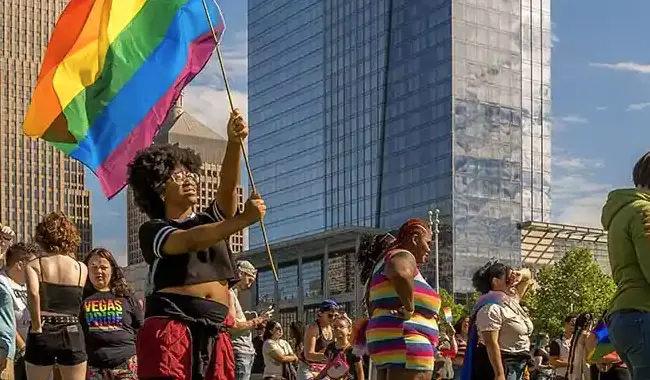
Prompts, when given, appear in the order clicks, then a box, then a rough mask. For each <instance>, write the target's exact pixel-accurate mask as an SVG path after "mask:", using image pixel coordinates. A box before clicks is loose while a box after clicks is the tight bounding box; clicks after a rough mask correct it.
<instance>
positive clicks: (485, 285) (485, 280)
mask: <svg viewBox="0 0 650 380" xmlns="http://www.w3.org/2000/svg"><path fill="white" fill-rule="evenodd" d="M510 270H511V268H510V267H509V266H507V265H505V264H503V263H500V262H499V261H497V260H490V261H488V262H487V263H486V264H485V265H483V267H481V268H480V269H479V270H477V271H476V272H475V273H474V275H473V276H472V285H473V286H474V289H476V290H477V291H478V292H479V293H481V294H486V293H487V292H489V291H490V290H492V279H493V278H504V277H506V276H507V275H508V272H509V271H510Z"/></svg>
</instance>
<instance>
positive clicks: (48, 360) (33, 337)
mask: <svg viewBox="0 0 650 380" xmlns="http://www.w3.org/2000/svg"><path fill="white" fill-rule="evenodd" d="M26 345H27V347H26V348H27V350H26V351H25V361H26V362H27V363H29V364H34V365H40V366H50V365H54V364H60V365H67V366H72V365H77V364H80V363H83V362H85V361H86V360H87V359H88V355H87V354H86V342H85V341H84V334H83V331H82V330H81V325H80V324H78V323H76V324H69V323H66V324H53V323H45V324H44V325H43V332H42V333H37V334H35V333H32V332H31V331H30V332H29V334H28V335H27V342H26Z"/></svg>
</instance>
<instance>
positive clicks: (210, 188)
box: [126, 97, 247, 291]
mask: <svg viewBox="0 0 650 380" xmlns="http://www.w3.org/2000/svg"><path fill="white" fill-rule="evenodd" d="M155 143H159V144H160V143H168V144H179V145H180V146H183V147H189V148H192V149H194V150H195V151H196V152H197V153H198V154H199V155H200V156H201V158H202V159H203V167H202V168H201V173H200V177H201V179H200V183H199V188H200V194H199V204H198V205H197V210H200V209H202V208H205V207H207V206H208V204H209V202H210V201H211V200H212V199H214V197H215V195H216V191H217V188H218V185H219V171H220V170H221V162H222V161H223V156H224V154H225V152H226V145H227V140H226V139H225V138H223V137H221V136H220V135H218V134H217V133H216V132H214V131H213V130H212V129H210V128H208V127H207V126H205V125H204V124H203V123H201V122H200V121H198V120H197V119H195V118H194V117H193V116H192V115H190V114H189V113H187V112H185V111H184V110H183V99H182V97H181V98H180V99H179V101H178V102H177V104H176V105H175V106H174V107H173V108H172V110H171V111H170V113H169V115H168V117H167V121H166V122H165V124H164V125H163V127H162V129H161V131H160V133H159V134H158V135H157V136H156V139H155V141H154V144H155ZM127 191H128V193H127V239H128V244H127V259H128V264H129V267H127V268H128V269H126V273H128V276H130V277H127V278H128V279H129V282H130V283H131V284H132V285H133V286H134V287H135V288H136V290H138V291H142V290H143V289H144V279H145V277H146V271H147V266H146V264H145V263H144V262H143V260H144V259H143V257H142V252H141V251H140V244H139V241H138V230H139V229H140V226H141V225H142V224H143V223H144V222H145V221H147V216H146V215H144V214H143V213H142V212H140V210H139V209H138V207H137V206H136V205H135V203H134V200H133V193H132V191H131V189H127ZM237 191H238V201H239V207H240V209H243V206H244V198H243V192H242V188H241V187H238V189H237ZM246 240H247V231H240V232H238V233H237V234H235V235H233V236H231V237H230V246H231V248H232V250H233V252H234V253H239V252H242V251H243V250H244V249H245V248H246V247H247V241H246Z"/></svg>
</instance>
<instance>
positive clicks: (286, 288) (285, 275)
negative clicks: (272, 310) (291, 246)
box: [278, 264, 298, 301]
mask: <svg viewBox="0 0 650 380" xmlns="http://www.w3.org/2000/svg"><path fill="white" fill-rule="evenodd" d="M278 272H279V273H278V277H279V278H281V279H282V281H281V282H279V287H280V300H281V301H291V300H295V299H297V298H298V265H297V264H293V265H288V266H285V267H282V268H280V269H279V271H278Z"/></svg>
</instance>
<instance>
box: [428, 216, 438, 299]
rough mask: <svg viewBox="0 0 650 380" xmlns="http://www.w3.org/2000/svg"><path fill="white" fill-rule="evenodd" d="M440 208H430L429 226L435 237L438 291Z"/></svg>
mask: <svg viewBox="0 0 650 380" xmlns="http://www.w3.org/2000/svg"><path fill="white" fill-rule="evenodd" d="M439 227H440V210H438V209H435V210H429V228H430V229H431V234H432V235H433V238H434V254H435V257H436V258H435V262H436V292H440V263H439V262H438V260H439V255H438V253H439V249H440V245H439V243H438V235H439V234H440V228H439Z"/></svg>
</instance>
